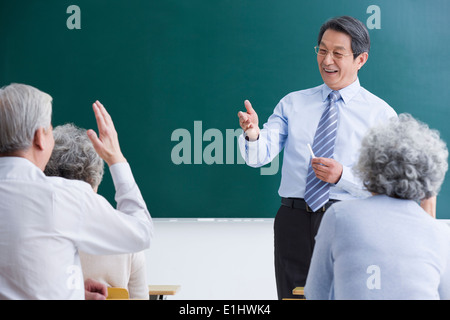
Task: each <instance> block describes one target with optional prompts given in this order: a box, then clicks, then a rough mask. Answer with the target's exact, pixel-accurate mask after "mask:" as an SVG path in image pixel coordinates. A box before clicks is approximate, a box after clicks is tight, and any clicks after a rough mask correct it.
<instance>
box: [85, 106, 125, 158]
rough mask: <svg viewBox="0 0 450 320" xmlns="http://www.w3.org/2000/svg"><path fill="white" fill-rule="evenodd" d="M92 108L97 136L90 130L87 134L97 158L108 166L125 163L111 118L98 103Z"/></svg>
mask: <svg viewBox="0 0 450 320" xmlns="http://www.w3.org/2000/svg"><path fill="white" fill-rule="evenodd" d="M92 108H93V109H94V113H95V119H96V120H97V127H98V133H99V135H98V136H97V134H96V133H95V131H94V130H92V129H89V130H88V131H87V134H88V137H89V139H90V140H91V141H92V144H93V146H94V148H95V151H97V153H98V154H99V156H100V157H101V158H102V159H103V160H105V162H106V163H107V164H108V165H109V166H112V165H113V164H115V163H118V162H127V160H126V159H125V157H124V156H123V154H122V151H120V145H119V139H118V136H117V131H116V129H115V127H114V123H113V121H112V119H111V116H110V115H109V113H108V112H107V111H106V109H105V107H104V106H103V105H102V104H101V103H100V102H99V101H96V102H94V104H93V105H92Z"/></svg>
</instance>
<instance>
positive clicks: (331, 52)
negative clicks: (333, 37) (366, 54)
mask: <svg viewBox="0 0 450 320" xmlns="http://www.w3.org/2000/svg"><path fill="white" fill-rule="evenodd" d="M319 50H325V51H326V52H327V53H325V54H319ZM314 51H315V52H316V54H317V55H318V56H321V57H326V56H327V55H328V54H330V55H331V58H332V59H336V60H341V59H342V58H344V57H348V56H355V55H356V56H358V55H359V54H361V53H340V54H341V55H342V57H336V56H335V55H334V52H333V51H330V50H327V49H321V48H320V46H315V47H314Z"/></svg>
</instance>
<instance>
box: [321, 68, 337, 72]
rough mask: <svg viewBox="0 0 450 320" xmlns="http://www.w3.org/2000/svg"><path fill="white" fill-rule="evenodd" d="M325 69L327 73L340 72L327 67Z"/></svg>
mask: <svg viewBox="0 0 450 320" xmlns="http://www.w3.org/2000/svg"><path fill="white" fill-rule="evenodd" d="M323 71H325V72H326V73H336V72H338V70H334V69H327V68H323Z"/></svg>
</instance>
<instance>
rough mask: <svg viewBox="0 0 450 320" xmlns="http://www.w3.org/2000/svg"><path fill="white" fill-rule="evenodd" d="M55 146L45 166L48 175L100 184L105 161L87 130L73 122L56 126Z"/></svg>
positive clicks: (93, 184)
mask: <svg viewBox="0 0 450 320" xmlns="http://www.w3.org/2000/svg"><path fill="white" fill-rule="evenodd" d="M53 136H54V138H55V147H54V149H53V152H52V155H51V157H50V160H49V161H48V163H47V166H46V167H45V170H44V173H45V174H46V175H47V176H58V177H63V178H66V179H72V180H81V181H85V182H87V183H89V184H90V185H91V186H92V188H94V189H95V188H96V187H98V186H99V185H100V182H101V181H102V178H103V172H104V163H103V160H102V159H101V158H100V156H99V155H98V154H97V152H96V151H95V149H94V146H93V145H92V142H91V141H90V140H89V138H88V136H87V134H86V130H85V129H81V128H78V127H76V126H75V125H73V124H65V125H62V126H58V127H55V128H54V130H53Z"/></svg>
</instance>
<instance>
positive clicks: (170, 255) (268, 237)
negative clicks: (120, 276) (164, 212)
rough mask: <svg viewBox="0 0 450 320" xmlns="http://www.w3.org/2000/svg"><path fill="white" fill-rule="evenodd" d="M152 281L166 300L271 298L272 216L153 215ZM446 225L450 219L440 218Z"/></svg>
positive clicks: (273, 293) (149, 262) (149, 261)
mask: <svg viewBox="0 0 450 320" xmlns="http://www.w3.org/2000/svg"><path fill="white" fill-rule="evenodd" d="M154 222H155V233H156V234H155V238H154V241H153V244H152V246H151V248H150V249H149V250H147V251H146V257H147V269H148V281H149V283H150V284H178V285H181V290H180V292H179V293H178V294H176V295H175V296H169V297H167V299H170V300H275V299H277V294H276V285H275V276H274V274H275V273H274V262H273V219H204V220H197V219H173V220H167V219H154ZM443 222H445V223H447V224H448V225H449V226H450V220H443Z"/></svg>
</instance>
